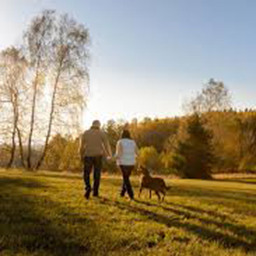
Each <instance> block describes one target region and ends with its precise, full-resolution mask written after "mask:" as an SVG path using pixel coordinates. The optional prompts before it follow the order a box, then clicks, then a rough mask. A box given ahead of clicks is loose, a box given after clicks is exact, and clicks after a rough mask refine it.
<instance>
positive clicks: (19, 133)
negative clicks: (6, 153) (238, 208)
mask: <svg viewBox="0 0 256 256" xmlns="http://www.w3.org/2000/svg"><path fill="white" fill-rule="evenodd" d="M16 130H17V134H18V140H19V149H20V159H21V164H22V167H23V168H25V167H26V164H25V159H24V150H23V144H22V139H21V132H20V129H19V127H18V125H17V127H16Z"/></svg>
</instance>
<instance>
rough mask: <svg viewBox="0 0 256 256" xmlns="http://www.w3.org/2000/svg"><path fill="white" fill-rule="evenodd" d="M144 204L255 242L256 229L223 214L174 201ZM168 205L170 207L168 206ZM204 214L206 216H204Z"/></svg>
mask: <svg viewBox="0 0 256 256" xmlns="http://www.w3.org/2000/svg"><path fill="white" fill-rule="evenodd" d="M140 203H142V204H146V205H153V206H157V207H160V208H162V209H163V210H165V211H168V212H172V213H174V214H177V215H179V216H183V217H184V218H185V219H195V220H199V221H200V222H201V223H202V224H204V225H214V226H216V227H218V228H220V229H223V230H228V232H230V231H231V232H232V233H233V234H235V235H236V236H238V237H246V238H249V237H251V238H253V243H256V230H253V229H250V228H247V227H246V226H244V225H241V224H238V223H237V224H234V220H233V219H230V217H229V216H223V215H221V214H219V213H214V212H213V211H206V210H202V209H199V208H196V207H192V206H184V205H181V204H175V203H169V202H168V203H166V204H168V207H167V206H165V205H163V204H161V205H159V204H154V203H149V202H140ZM170 205H171V206H172V207H170ZM205 215H206V216H205Z"/></svg>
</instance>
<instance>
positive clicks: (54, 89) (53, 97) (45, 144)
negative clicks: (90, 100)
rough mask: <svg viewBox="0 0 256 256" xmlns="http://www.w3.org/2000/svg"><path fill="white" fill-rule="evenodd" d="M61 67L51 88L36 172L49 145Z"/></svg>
mask: <svg viewBox="0 0 256 256" xmlns="http://www.w3.org/2000/svg"><path fill="white" fill-rule="evenodd" d="M61 66H62V62H61V63H60V67H59V69H58V73H57V76H56V79H55V83H54V88H53V93H52V100H51V111H50V117H49V124H48V130H47V135H46V138H45V143H44V149H43V153H42V155H41V157H40V159H39V161H38V162H37V165H36V170H38V169H39V168H40V167H41V165H42V163H43V161H44V158H45V155H46V151H47V148H48V144H49V139H50V136H51V131H52V122H53V114H54V110H55V98H56V92H57V86H58V83H59V78H60V74H61Z"/></svg>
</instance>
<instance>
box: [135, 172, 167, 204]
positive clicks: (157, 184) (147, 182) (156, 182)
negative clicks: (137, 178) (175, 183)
mask: <svg viewBox="0 0 256 256" xmlns="http://www.w3.org/2000/svg"><path fill="white" fill-rule="evenodd" d="M139 171H140V172H141V173H142V175H143V176H142V179H141V183H140V192H139V197H140V194H141V192H142V190H143V188H147V189H149V198H151V191H152V190H153V191H155V193H156V195H157V197H158V200H159V201H160V200H162V201H164V197H165V194H166V190H168V189H169V187H167V186H166V184H165V182H164V180H163V179H162V178H154V177H152V176H150V174H149V171H148V169H147V168H145V167H140V168H139ZM160 193H161V194H162V195H163V196H162V198H161V195H160Z"/></svg>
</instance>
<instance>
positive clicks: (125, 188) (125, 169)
mask: <svg viewBox="0 0 256 256" xmlns="http://www.w3.org/2000/svg"><path fill="white" fill-rule="evenodd" d="M120 169H121V171H122V175H123V185H122V189H121V196H124V195H125V193H126V192H127V193H128V195H129V197H130V198H131V199H133V198H134V195H133V190H132V186H131V182H130V175H131V173H132V170H133V169H134V166H133V165H120Z"/></svg>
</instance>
